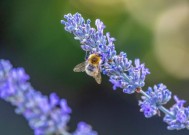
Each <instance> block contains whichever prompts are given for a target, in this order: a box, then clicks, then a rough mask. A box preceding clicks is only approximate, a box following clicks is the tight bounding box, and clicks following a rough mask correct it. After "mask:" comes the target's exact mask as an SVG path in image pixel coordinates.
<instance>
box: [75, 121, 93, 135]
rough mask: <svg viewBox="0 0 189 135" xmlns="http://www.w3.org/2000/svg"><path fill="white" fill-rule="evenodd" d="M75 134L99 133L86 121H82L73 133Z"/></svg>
mask: <svg viewBox="0 0 189 135" xmlns="http://www.w3.org/2000/svg"><path fill="white" fill-rule="evenodd" d="M73 135H97V132H95V131H92V128H91V126H90V125H87V124H86V123H84V122H80V123H78V125H77V129H76V131H75V132H74V133H73Z"/></svg>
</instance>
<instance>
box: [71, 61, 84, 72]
mask: <svg viewBox="0 0 189 135" xmlns="http://www.w3.org/2000/svg"><path fill="white" fill-rule="evenodd" d="M85 66H86V62H85V61H84V62H82V63H80V64H78V65H76V66H75V67H74V69H73V71H74V72H84V71H85Z"/></svg>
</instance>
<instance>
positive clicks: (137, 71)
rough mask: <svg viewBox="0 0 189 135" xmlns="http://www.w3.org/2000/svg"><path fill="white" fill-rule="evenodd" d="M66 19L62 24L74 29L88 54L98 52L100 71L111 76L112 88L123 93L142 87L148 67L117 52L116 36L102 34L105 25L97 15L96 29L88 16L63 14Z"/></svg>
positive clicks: (66, 27) (67, 29)
mask: <svg viewBox="0 0 189 135" xmlns="http://www.w3.org/2000/svg"><path fill="white" fill-rule="evenodd" d="M64 18H65V19H66V21H64V20H61V23H62V24H64V25H65V30H66V31H68V32H70V33H73V34H74V35H75V39H77V40H79V41H80V43H81V48H82V49H83V50H84V51H87V52H89V54H93V53H97V54H99V55H100V56H101V58H102V61H103V62H102V64H101V68H100V69H101V72H102V73H103V74H106V75H108V76H109V77H110V82H111V83H112V84H113V89H116V88H117V87H118V88H121V89H123V91H124V92H125V93H128V94H132V93H134V92H135V90H136V88H141V87H143V86H144V84H145V82H144V81H145V78H146V75H147V74H149V73H150V72H149V70H148V69H147V68H145V66H144V64H140V60H139V59H136V60H135V66H134V65H132V61H131V60H129V59H128V58H127V55H126V53H124V52H121V53H120V54H118V55H116V54H117V53H116V50H115V46H114V43H113V42H114V41H115V38H112V37H110V34H109V33H106V34H105V35H104V34H103V31H104V28H105V25H104V24H103V22H101V21H100V20H99V19H97V20H96V21H95V25H96V27H97V29H95V28H91V27H90V20H89V19H88V20H87V22H86V23H85V20H84V19H83V17H82V16H81V15H80V14H79V13H76V14H74V15H71V14H67V15H65V16H64Z"/></svg>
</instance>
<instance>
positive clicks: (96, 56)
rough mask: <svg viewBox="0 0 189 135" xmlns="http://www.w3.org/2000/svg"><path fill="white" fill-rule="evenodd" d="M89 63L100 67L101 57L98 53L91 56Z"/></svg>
mask: <svg viewBox="0 0 189 135" xmlns="http://www.w3.org/2000/svg"><path fill="white" fill-rule="evenodd" d="M88 62H89V63H90V64H92V65H99V64H100V63H101V56H100V55H99V54H96V53H93V54H90V55H89V57H88Z"/></svg>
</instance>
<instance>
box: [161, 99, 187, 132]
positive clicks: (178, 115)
mask: <svg viewBox="0 0 189 135" xmlns="http://www.w3.org/2000/svg"><path fill="white" fill-rule="evenodd" d="M174 99H175V101H176V104H175V105H173V106H172V107H171V108H170V111H171V112H172V113H173V114H174V117H171V116H169V115H165V117H164V119H163V120H164V121H165V122H166V123H167V124H168V127H167V128H168V129H169V130H173V129H177V130H179V129H184V128H187V129H189V107H184V103H185V102H186V101H185V100H180V99H179V98H178V97H177V96H174Z"/></svg>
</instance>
